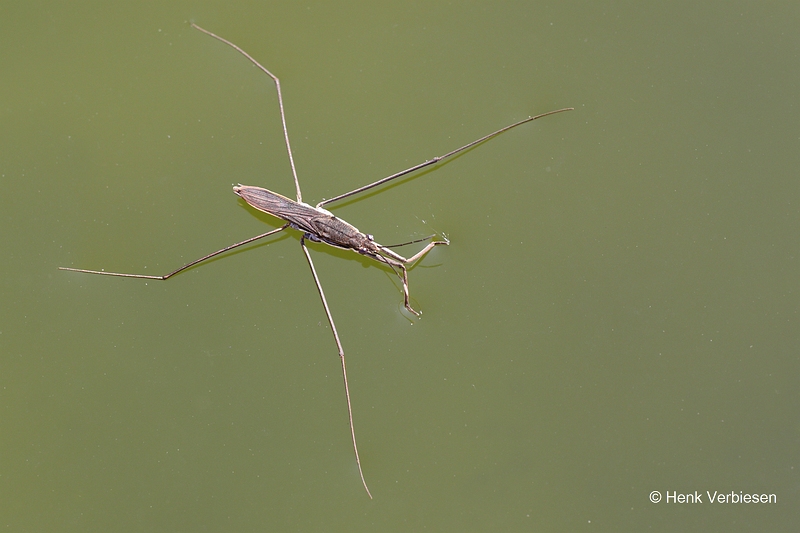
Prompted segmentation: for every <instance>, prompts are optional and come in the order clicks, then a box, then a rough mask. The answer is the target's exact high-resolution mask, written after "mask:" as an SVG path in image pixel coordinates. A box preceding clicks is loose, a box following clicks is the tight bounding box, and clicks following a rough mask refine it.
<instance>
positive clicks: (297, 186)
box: [192, 22, 303, 202]
mask: <svg viewBox="0 0 800 533" xmlns="http://www.w3.org/2000/svg"><path fill="white" fill-rule="evenodd" d="M192 28H194V29H196V30H200V31H201V32H203V33H205V34H206V35H210V36H211V37H213V38H214V39H217V40H218V41H222V42H223V43H225V44H227V45H228V46H230V47H231V48H233V49H234V50H236V51H237V52H239V53H240V54H242V55H243V56H244V57H246V58H247V59H249V60H250V61H251V62H252V63H253V64H254V65H255V66H257V67H258V68H260V69H261V70H263V71H264V72H265V73H266V74H267V76H269V77H270V78H272V81H274V82H275V88H276V89H277V90H278V106H279V107H280V108H281V124H283V139H284V141H286V151H287V152H289V163H290V164H291V166H292V175H293V176H294V186H295V189H297V201H298V202H302V201H303V195H302V193H301V192H300V181H299V180H298V179H297V170H295V168H294V156H292V147H291V145H290V144H289V132H288V131H287V129H286V115H285V114H284V112H283V95H282V94H281V82H280V80H279V79H278V77H277V76H276V75H275V74H273V73H272V72H270V71H269V70H267V69H266V68H264V67H263V66H262V65H261V63H259V62H258V61H256V60H255V59H253V57H252V56H251V55H250V54H248V53H247V52H245V51H244V50H242V49H241V48H239V47H238V46H236V45H235V44H233V43H232V42H230V41H229V40H227V39H224V38H222V37H220V36H219V35H216V34H214V33H211V32H210V31H208V30H204V29H203V28H201V27H200V26H198V25H197V24H195V23H194V22H193V23H192Z"/></svg>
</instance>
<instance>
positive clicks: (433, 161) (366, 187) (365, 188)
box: [317, 107, 575, 207]
mask: <svg viewBox="0 0 800 533" xmlns="http://www.w3.org/2000/svg"><path fill="white" fill-rule="evenodd" d="M573 109H575V108H574V107H565V108H563V109H556V110H555V111H548V112H547V113H542V114H541V115H536V116H535V117H528V118H526V119H524V120H520V121H519V122H515V123H514V124H511V125H509V126H506V127H505V128H500V129H499V130H497V131H495V132H493V133H490V134H489V135H484V136H483V137H481V138H480V139H477V140H474V141H472V142H471V143H469V144H465V145H464V146H462V147H461V148H456V149H455V150H453V151H452V152H448V153H446V154H444V155H440V156H439V157H434V158H433V159H429V160H427V161H425V162H424V163H420V164H419V165H414V166H413V167H411V168H407V169H405V170H403V171H401V172H398V173H397V174H392V175H391V176H387V177H385V178H383V179H379V180H378V181H374V182H372V183H370V184H369V185H364V186H363V187H359V188H358V189H353V190H352V191H350V192H346V193H344V194H340V195H339V196H334V197H333V198H329V199H327V200H323V201H321V202H320V203H318V204H317V207H322V206H323V205H325V204H330V203H332V202H336V201H337V200H342V199H344V198H348V197H350V196H353V195H354V194H358V193H360V192H364V191H368V190H369V189H372V188H373V187H377V186H378V185H383V184H384V183H386V182H387V181H392V180H393V179H395V178H399V177H400V176H405V175H406V174H410V173H411V172H414V171H415V170H419V169H421V168H425V167H428V166H431V165H435V164H436V163H438V162H439V161H441V160H442V159H447V158H448V157H450V156H453V155H456V154H457V153H459V152H463V151H464V150H466V149H467V148H471V147H473V146H475V145H476V144H480V143H482V142H483V141H488V140H489V139H491V138H492V137H496V136H498V135H500V134H501V133H503V132H504V131H508V130H510V129H511V128H516V127H517V126H519V125H521V124H525V123H526V122H530V121H531V120H536V119H537V118H542V117H546V116H547V115H554V114H556V113H561V112H562V111H572V110H573Z"/></svg>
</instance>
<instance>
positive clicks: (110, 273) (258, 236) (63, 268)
mask: <svg viewBox="0 0 800 533" xmlns="http://www.w3.org/2000/svg"><path fill="white" fill-rule="evenodd" d="M288 227H289V224H284V225H283V226H281V227H280V228H278V229H274V230H272V231H268V232H266V233H262V234H261V235H256V236H255V237H250V238H249V239H246V240H243V241H242V242H237V243H236V244H231V245H230V246H226V247H225V248H223V249H222V250H217V251H216V252H214V253H210V254H208V255H204V256H203V257H201V258H200V259H195V260H194V261H192V262H191V263H187V264H185V265H183V266H182V267H180V268H179V269H177V270H173V271H172V272H170V273H169V274H165V275H163V276H147V275H145V274H122V273H120V272H105V271H103V270H84V269H82V268H69V267H58V269H59V270H69V271H70V272H83V273H84V274H102V275H103V276H117V277H120V278H140V279H160V280H164V279H169V278H171V277H172V276H174V275H175V274H177V273H178V272H183V271H184V270H186V269H187V268H190V267H193V266H195V265H196V264H198V263H202V262H203V261H205V260H206V259H211V258H212V257H216V256H218V255H219V254H224V253H225V252H227V251H229V250H233V249H234V248H238V247H239V246H244V245H245V244H250V243H251V242H253V241H257V240H258V239H263V238H264V237H268V236H269V235H272V234H274V233H278V232H279V231H283V230H285V229H286V228H288Z"/></svg>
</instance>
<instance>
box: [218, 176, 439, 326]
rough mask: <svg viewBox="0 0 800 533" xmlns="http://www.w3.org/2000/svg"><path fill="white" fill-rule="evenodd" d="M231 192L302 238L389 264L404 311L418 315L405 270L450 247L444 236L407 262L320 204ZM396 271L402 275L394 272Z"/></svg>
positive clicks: (246, 189)
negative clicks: (399, 283) (440, 248)
mask: <svg viewBox="0 0 800 533" xmlns="http://www.w3.org/2000/svg"><path fill="white" fill-rule="evenodd" d="M233 192H235V193H236V194H238V195H239V196H241V197H242V198H243V199H244V201H245V202H247V203H248V204H250V205H251V206H253V207H254V208H256V209H258V210H259V211H263V212H264V213H268V214H270V215H272V216H275V217H278V218H280V219H283V220H285V221H286V222H288V223H289V227H291V228H294V229H296V230H300V231H302V232H303V233H304V238H306V239H308V240H310V241H315V242H324V243H325V244H328V245H330V246H335V247H337V248H343V249H345V250H352V251H354V252H357V253H359V254H361V255H365V256H367V257H370V258H372V259H374V260H375V261H378V262H381V263H384V264H386V265H389V266H390V267H391V268H392V269H393V270H394V271H395V273H397V275H398V276H400V280H401V281H402V282H403V296H404V302H403V303H404V305H405V307H406V309H408V310H409V311H411V312H412V313H414V314H415V315H416V316H419V312H418V311H415V310H414V308H413V307H411V304H410V303H409V302H408V269H407V267H406V265H413V264H414V263H415V262H416V261H418V260H419V259H420V258H422V256H424V255H425V254H426V253H428V252H429V251H430V250H431V248H433V247H434V246H437V245H440V244H450V241H448V240H447V237H443V239H444V240H441V241H432V242H430V243H428V245H427V246H426V247H425V248H423V249H422V251H420V252H418V253H417V254H416V255H414V256H413V257H411V258H410V259H406V258H405V257H403V256H402V255H400V254H398V253H395V252H393V251H392V250H390V249H389V248H388V247H386V246H383V245H381V244H378V243H377V242H375V240H374V239H373V237H372V235H369V234H367V233H361V232H360V231H359V230H358V228H356V227H355V226H353V225H352V224H350V223H348V222H345V221H344V220H342V219H341V218H338V217H337V216H336V215H334V214H333V213H331V212H330V211H328V210H327V209H323V208H322V207H320V204H317V206H316V207H311V206H310V205H308V204H307V203H305V202H295V201H294V200H291V199H289V198H286V197H285V196H283V195H280V194H278V193H274V192H272V191H270V190H267V189H262V188H261V187H251V186H249V185H237V186H236V187H234V188H233ZM398 268H399V269H400V271H401V272H402V274H400V273H399V272H398V271H397V269H398Z"/></svg>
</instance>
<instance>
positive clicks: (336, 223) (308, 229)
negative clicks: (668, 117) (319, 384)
mask: <svg viewBox="0 0 800 533" xmlns="http://www.w3.org/2000/svg"><path fill="white" fill-rule="evenodd" d="M192 27H193V28H196V29H197V30H200V31H201V32H203V33H205V34H207V35H210V36H211V37H214V38H215V39H218V40H220V41H222V42H223V43H225V44H227V45H228V46H230V47H232V48H233V49H235V50H236V51H237V52H239V53H241V54H242V55H244V56H245V57H246V58H247V59H249V60H250V61H251V62H252V63H253V64H254V65H255V66H257V67H258V68H260V69H261V70H262V71H264V72H265V73H266V74H267V75H268V76H269V77H270V78H272V80H273V81H274V82H275V88H276V89H277V92H278V105H279V107H280V111H281V122H282V125H283V137H284V141H285V142H286V151H287V152H288V154H289V163H290V164H291V167H292V175H293V176H294V184H295V189H296V191H297V200H296V201H295V200H292V199H290V198H287V197H285V196H282V195H280V194H278V193H274V192H272V191H269V190H267V189H263V188H261V187H252V186H249V185H237V186H235V187H234V188H233V192H234V193H236V194H237V195H239V196H240V197H241V198H242V199H244V201H245V202H247V203H248V204H249V205H251V206H252V207H254V208H255V209H258V210H259V211H263V212H264V213H267V214H269V215H272V216H274V217H277V218H279V219H281V220H284V221H285V222H286V223H285V224H284V225H283V226H281V227H279V228H277V229H274V230H271V231H268V232H266V233H262V234H261V235H256V236H255V237H251V238H249V239H246V240H244V241H241V242H237V243H236V244H231V245H230V246H226V247H225V248H222V249H221V250H217V251H216V252H213V253H210V254H208V255H205V256H203V257H201V258H199V259H196V260H194V261H192V262H191V263H188V264H186V265H183V266H182V267H180V268H178V269H176V270H173V271H172V272H170V273H169V274H164V275H163V276H148V275H144V274H124V273H120V272H105V271H99V270H85V269H82V268H68V267H59V269H60V270H69V271H72V272H83V273H86V274H102V275H105V276H117V277H125V278H141V279H157V280H165V279H169V278H171V277H172V276H174V275H175V274H178V273H179V272H182V271H184V270H186V269H187V268H190V267H193V266H194V265H196V264H198V263H202V262H203V261H205V260H207V259H210V258H212V257H215V256H217V255H220V254H223V253H225V252H227V251H229V250H233V249H234V248H238V247H239V246H244V245H245V244H249V243H251V242H254V241H257V240H259V239H263V238H264V237H267V236H269V235H274V234H276V233H279V232H281V231H283V230H285V229H287V228H292V229H295V230H298V231H301V232H302V233H303V235H302V236H301V237H300V246H301V247H302V248H303V253H304V254H305V256H306V259H307V260H308V266H309V267H311V275H312V276H313V277H314V283H315V284H316V286H317V291H318V292H319V296H320V298H321V299H322V306H323V307H324V308H325V315H326V316H327V317H328V322H329V323H330V325H331V331H332V332H333V338H334V340H335V341H336V347H337V349H338V350H339V359H340V360H341V363H342V376H343V378H344V391H345V397H346V398H347V414H348V418H349V421H350V437H351V438H352V440H353V451H354V452H355V456H356V464H357V465H358V473H359V475H360V476H361V483H362V484H363V485H364V490H366V491H367V495H369V497H370V498H372V494H370V492H369V488H368V487H367V482H366V480H365V479H364V472H363V471H362V469H361V459H360V458H359V456H358V445H357V444H356V433H355V429H354V428H353V410H352V407H351V404H350V387H349V386H348V384H347V367H346V365H345V359H344V348H342V343H341V341H340V340H339V333H338V332H337V331H336V325H335V324H334V322H333V316H332V315H331V312H330V309H329V308H328V301H327V299H326V298H325V293H324V291H323V290H322V284H321V283H320V281H319V277H318V276H317V271H316V269H315V268H314V262H313V261H312V260H311V255H310V254H309V253H308V248H307V247H306V243H305V241H306V239H308V240H310V241H314V242H322V243H325V244H328V245H330V246H334V247H336V248H342V249H345V250H352V251H354V252H356V253H359V254H361V255H364V256H366V257H369V258H371V259H374V260H375V261H378V262H379V263H383V264H385V265H387V266H389V268H391V269H392V270H393V271H394V272H395V274H397V276H398V277H399V278H400V281H401V282H402V284H403V303H404V305H405V308H406V309H408V310H409V311H410V312H411V313H413V314H414V315H416V316H419V314H420V313H419V312H418V311H416V310H414V308H413V307H411V304H410V303H409V293H408V269H409V268H411V267H412V266H413V265H414V263H416V262H417V261H419V260H420V259H422V257H423V256H425V254H427V253H428V252H429V251H430V250H431V249H432V248H433V247H435V246H438V245H440V244H444V245H447V244H450V241H449V240H447V237H445V236H444V235H443V236H442V240H431V242H429V243H428V244H427V245H426V246H425V247H424V248H423V249H422V250H420V251H419V252H417V253H416V254H414V255H413V256H411V257H409V258H405V257H403V256H402V255H400V254H398V253H396V252H394V251H392V250H391V249H390V248H391V247H398V246H405V245H407V244H413V243H416V242H422V241H424V240H428V239H432V238H433V236H431V237H427V238H425V239H421V240H417V241H411V242H407V243H403V244H398V245H393V246H391V247H390V246H384V245H382V244H378V243H377V242H375V239H374V238H373V237H372V235H370V234H367V233H362V232H361V231H359V230H358V229H357V228H356V227H355V226H353V225H352V224H349V223H347V222H345V221H344V220H342V219H340V218H338V217H337V216H335V215H334V214H333V213H331V212H330V211H328V210H327V209H324V208H323V206H324V205H326V204H330V203H333V202H336V201H338V200H342V199H344V198H348V197H350V196H353V195H356V194H359V193H361V192H364V191H367V190H369V189H372V188H374V187H377V186H379V185H382V184H384V183H387V182H389V181H391V180H393V179H396V178H399V177H401V176H405V175H407V174H410V173H411V172H414V171H416V170H419V169H421V168H425V167H428V166H431V165H434V164H436V163H438V162H439V161H442V160H443V159H447V158H448V157H450V156H453V155H455V154H457V153H459V152H462V151H464V150H466V149H468V148H470V147H472V146H475V145H477V144H480V143H482V142H484V141H487V140H489V139H491V138H492V137H495V136H497V135H500V134H501V133H503V132H504V131H508V130H510V129H511V128H515V127H517V126H519V125H520V124H525V123H526V122H530V121H532V120H536V119H537V118H542V117H545V116H547V115H552V114H555V113H560V112H562V111H570V110H572V109H573V108H571V107H567V108H563V109H557V110H555V111H549V112H547V113H542V114H541V115H536V116H533V117H528V118H526V119H523V120H520V121H519V122H515V123H514V124H511V125H509V126H506V127H504V128H501V129H499V130H497V131H495V132H493V133H490V134H489V135H485V136H483V137H481V138H480V139H477V140H475V141H472V142H471V143H469V144H465V145H464V146H462V147H460V148H457V149H455V150H453V151H451V152H448V153H446V154H444V155H441V156H439V157H434V158H433V159H429V160H428V161H425V162H424V163H420V164H418V165H415V166H413V167H411V168H407V169H406V170H403V171H401V172H398V173H396V174H392V175H391V176H387V177H385V178H383V179H380V180H378V181H375V182H373V183H370V184H368V185H364V186H363V187H359V188H357V189H354V190H352V191H350V192H346V193H344V194H340V195H338V196H335V197H333V198H329V199H327V200H323V201H321V202H319V203H318V204H317V205H316V206H311V205H309V204H307V203H305V202H303V200H302V194H301V192H300V182H299V180H298V179H297V171H296V170H295V166H294V158H293V157H292V148H291V146H290V144H289V133H288V131H287V129H286V116H285V114H284V111H283V96H282V95H281V84H280V81H279V80H278V78H277V77H276V76H275V75H274V74H272V73H271V72H270V71H269V70H267V69H266V68H264V67H263V66H262V65H261V64H260V63H259V62H258V61H256V60H255V59H253V58H252V57H251V56H250V54H248V53H247V52H245V51H244V50H242V49H241V48H239V47H238V46H236V45H235V44H233V43H232V42H230V41H228V40H226V39H223V38H222V37H220V36H218V35H215V34H213V33H211V32H210V31H208V30H204V29H203V28H201V27H199V26H197V25H196V24H192Z"/></svg>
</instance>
